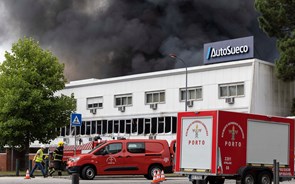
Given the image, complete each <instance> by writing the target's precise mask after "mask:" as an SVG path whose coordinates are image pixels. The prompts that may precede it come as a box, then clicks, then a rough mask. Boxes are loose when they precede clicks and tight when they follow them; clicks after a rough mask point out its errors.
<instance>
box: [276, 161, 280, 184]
mask: <svg viewBox="0 0 295 184" xmlns="http://www.w3.org/2000/svg"><path fill="white" fill-rule="evenodd" d="M276 168H277V173H276V175H277V176H276V179H277V181H276V184H279V183H280V176H279V174H280V162H277V163H276Z"/></svg>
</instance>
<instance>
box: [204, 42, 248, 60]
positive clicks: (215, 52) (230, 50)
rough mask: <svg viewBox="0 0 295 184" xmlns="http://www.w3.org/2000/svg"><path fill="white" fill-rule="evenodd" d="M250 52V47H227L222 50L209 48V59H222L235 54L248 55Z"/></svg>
mask: <svg viewBox="0 0 295 184" xmlns="http://www.w3.org/2000/svg"><path fill="white" fill-rule="evenodd" d="M248 51H249V46H248V45H243V46H237V47H231V46H227V47H226V48H220V49H215V48H212V47H209V48H208V52H207V59H210V58H215V57H222V56H230V55H235V54H244V53H247V52H248Z"/></svg>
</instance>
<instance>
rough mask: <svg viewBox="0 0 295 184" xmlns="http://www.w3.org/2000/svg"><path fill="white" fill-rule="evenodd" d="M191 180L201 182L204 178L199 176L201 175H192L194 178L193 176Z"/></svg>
mask: <svg viewBox="0 0 295 184" xmlns="http://www.w3.org/2000/svg"><path fill="white" fill-rule="evenodd" d="M191 179H192V180H201V179H202V176H199V175H192V176H191Z"/></svg>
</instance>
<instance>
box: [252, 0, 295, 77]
mask: <svg viewBox="0 0 295 184" xmlns="http://www.w3.org/2000/svg"><path fill="white" fill-rule="evenodd" d="M294 7H295V1H294V0H255V8H256V9H257V10H258V11H259V12H260V13H261V16H260V17H259V18H258V20H259V24H260V27H261V28H262V30H263V31H264V32H265V33H267V34H268V36H270V37H275V38H277V47H278V50H279V53H280V57H279V58H278V59H277V60H276V61H275V65H276V74H277V76H278V78H279V79H282V80H284V81H293V80H294V79H295V8H294Z"/></svg>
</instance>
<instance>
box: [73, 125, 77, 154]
mask: <svg viewBox="0 0 295 184" xmlns="http://www.w3.org/2000/svg"><path fill="white" fill-rule="evenodd" d="M76 146H77V127H76V126H75V147H74V156H76Z"/></svg>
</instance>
